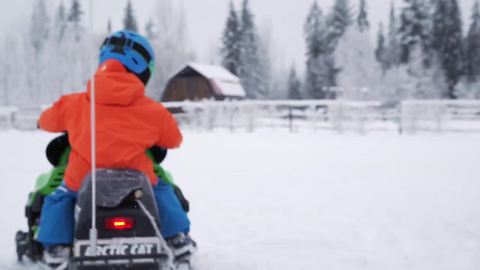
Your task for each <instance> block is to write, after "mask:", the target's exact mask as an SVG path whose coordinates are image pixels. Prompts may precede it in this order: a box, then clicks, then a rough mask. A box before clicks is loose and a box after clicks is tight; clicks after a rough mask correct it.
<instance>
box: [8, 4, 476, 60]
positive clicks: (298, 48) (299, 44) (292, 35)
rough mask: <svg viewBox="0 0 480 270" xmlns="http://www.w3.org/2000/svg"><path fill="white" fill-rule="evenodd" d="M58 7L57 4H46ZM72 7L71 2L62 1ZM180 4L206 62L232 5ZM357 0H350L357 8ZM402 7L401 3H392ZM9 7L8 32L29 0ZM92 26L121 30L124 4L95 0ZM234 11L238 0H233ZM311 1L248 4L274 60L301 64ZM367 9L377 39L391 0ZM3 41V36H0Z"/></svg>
mask: <svg viewBox="0 0 480 270" xmlns="http://www.w3.org/2000/svg"><path fill="white" fill-rule="evenodd" d="M47 1H50V2H52V3H53V2H55V3H58V2H59V1H60V0H47ZM63 1H64V3H65V4H67V5H70V1H71V0H63ZM173 1H174V2H175V3H177V4H179V5H183V6H184V8H185V13H186V20H187V27H188V33H189V37H190V42H189V43H190V44H189V47H190V48H191V49H192V50H194V51H195V52H196V54H197V55H198V57H199V60H200V61H203V62H208V61H209V60H210V55H211V54H212V52H214V50H215V48H217V47H218V46H219V42H220V36H221V32H222V29H223V27H224V24H225V19H226V16H227V11H228V3H229V2H230V0H173ZM358 1H359V0H350V2H351V3H352V6H355V5H356V4H357V2H358ZM395 1H396V3H397V5H400V4H401V3H402V2H403V1H402V0H395ZM4 2H5V3H3V5H7V8H6V9H5V8H2V9H1V10H0V12H1V13H0V31H2V32H3V31H5V29H6V27H10V25H11V21H12V20H13V18H25V19H28V17H29V16H30V13H31V11H30V8H29V6H28V3H32V2H33V1H32V0H15V1H4ZM82 2H83V3H82V4H83V9H84V10H85V11H86V12H87V15H89V10H90V8H89V2H90V1H89V0H82ZM93 2H94V8H93V10H94V12H93V13H94V16H93V25H94V29H95V31H97V32H103V31H105V29H106V26H107V21H108V19H109V18H111V19H112V22H113V27H114V29H119V28H120V27H121V25H122V22H121V21H122V17H123V13H124V8H125V5H126V2H127V0H95V1H93ZM155 2H156V0H132V3H133V6H134V9H135V12H136V15H137V19H138V21H139V24H140V25H141V26H142V27H141V28H142V30H143V25H144V24H145V22H146V21H147V20H148V18H149V17H152V16H155V14H153V10H154V9H153V7H154V5H155ZM235 2H236V4H237V6H239V4H240V0H235ZM312 2H313V0H250V3H251V6H252V8H253V10H254V13H255V15H256V21H257V24H258V25H259V26H260V27H261V28H268V27H269V28H270V29H271V31H272V38H273V43H274V48H275V53H274V54H275V56H276V57H277V58H278V59H277V61H281V62H284V63H286V64H289V63H292V62H297V65H298V64H299V63H298V62H300V63H303V61H304V57H303V55H304V51H305V49H304V41H303V40H304V39H303V33H302V30H303V24H304V21H305V17H306V14H307V12H308V9H309V7H310V5H311V4H312ZM318 2H319V4H320V5H321V6H322V8H323V9H324V11H328V10H329V9H330V7H331V5H332V3H333V0H319V1H318ZM367 2H368V5H369V19H370V21H371V24H372V27H373V29H372V38H373V35H375V34H376V30H377V25H378V23H379V22H380V21H383V22H387V21H388V11H389V6H390V0H367ZM473 2H474V0H459V3H460V5H461V8H462V12H463V17H464V24H465V25H466V24H468V23H469V20H468V19H469V17H470V10H471V7H472V5H473ZM87 20H88V17H87ZM0 37H1V35H0Z"/></svg>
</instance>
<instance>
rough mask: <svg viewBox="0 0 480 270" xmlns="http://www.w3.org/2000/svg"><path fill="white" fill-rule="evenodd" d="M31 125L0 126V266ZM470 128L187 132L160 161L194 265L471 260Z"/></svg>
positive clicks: (385, 265) (238, 268)
mask: <svg viewBox="0 0 480 270" xmlns="http://www.w3.org/2000/svg"><path fill="white" fill-rule="evenodd" d="M52 137H53V135H49V134H46V133H41V132H17V131H7V132H0V149H1V153H0V161H1V162H0V164H1V165H0V166H1V169H0V179H1V181H2V188H1V189H0V205H1V207H2V208H1V210H2V211H1V215H0V241H1V242H2V243H3V245H2V246H1V248H0V269H24V268H22V267H17V266H15V254H14V240H13V237H14V233H15V231H16V230H17V229H19V228H24V227H25V220H24V218H23V206H24V204H25V201H26V196H27V193H28V192H29V191H30V190H31V189H32V187H33V185H34V179H35V178H36V176H37V175H38V174H39V173H42V172H45V171H47V170H48V169H49V165H48V163H47V161H46V159H45V158H44V147H45V145H46V144H47V142H48V141H49V139H50V138H52ZM479 155H480V135H479V134H476V135H459V134H455V135H428V134H423V135H416V136H399V135H396V134H394V133H391V134H389V133H381V134H374V133H372V134H369V135H368V136H359V135H337V134H333V133H327V132H325V133H317V134H308V133H298V134H288V133H284V132H268V133H262V132H258V133H254V134H242V133H240V134H230V133H218V132H217V133H200V134H194V133H187V134H185V144H184V147H183V148H182V149H181V150H178V151H176V152H172V153H171V155H170V156H169V159H168V161H167V162H166V163H165V165H166V167H167V168H168V169H169V170H170V171H171V172H172V173H173V174H174V176H175V177H176V181H177V182H178V183H179V184H180V185H181V186H182V188H183V189H184V191H185V194H186V195H187V196H188V197H189V199H190V200H191V203H192V213H191V218H192V223H193V228H192V229H193V232H192V234H193V236H194V237H195V239H196V240H197V241H198V243H199V246H200V252H199V253H198V256H197V260H196V266H197V269H198V270H245V269H248V270H255V269H262V270H264V269H265V270H267V269H268V270H300V269H307V270H314V269H315V270H316V269H322V270H323V269H341V270H349V269H372V270H373V269H378V270H386V269H388V270H395V269H405V270H407V269H408V270H415V269H418V270H443V269H445V270H453V269H455V270H467V269H469V270H470V269H471V270H474V269H475V270H476V269H480V256H479V254H480V162H479V160H480V159H479Z"/></svg>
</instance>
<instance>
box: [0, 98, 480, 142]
mask: <svg viewBox="0 0 480 270" xmlns="http://www.w3.org/2000/svg"><path fill="white" fill-rule="evenodd" d="M164 106H165V107H166V108H168V109H169V110H171V111H172V112H174V113H175V116H176V118H177V119H178V121H179V123H180V124H181V125H182V127H183V128H186V129H192V130H199V131H212V130H218V129H223V130H230V131H232V132H234V131H248V132H253V131H255V130H262V129H285V130H289V131H290V132H297V131H302V130H311V131H320V130H331V131H335V132H338V133H343V132H356V133H360V134H364V133H367V132H372V131H393V132H399V133H416V132H424V131H428V132H439V133H440V132H480V101H476V100H409V101H403V102H401V103H399V104H384V103H381V102H376V101H369V102H357V101H346V100H299V101H291V100H286V101H225V102H217V101H203V102H167V103H164ZM43 108H44V107H39V108H28V109H25V108H11V107H9V108H0V129H10V128H15V129H22V130H28V129H35V128H36V121H37V119H38V116H39V115H40V112H41V110H42V109H43Z"/></svg>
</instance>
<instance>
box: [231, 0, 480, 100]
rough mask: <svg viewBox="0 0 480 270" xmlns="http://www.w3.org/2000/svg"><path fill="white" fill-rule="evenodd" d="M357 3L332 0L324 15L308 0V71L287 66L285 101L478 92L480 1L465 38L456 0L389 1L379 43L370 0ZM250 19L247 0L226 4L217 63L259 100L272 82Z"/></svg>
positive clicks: (455, 95) (464, 95)
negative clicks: (236, 5)
mask: <svg viewBox="0 0 480 270" xmlns="http://www.w3.org/2000/svg"><path fill="white" fill-rule="evenodd" d="M356 1H357V3H355V4H356V5H355V7H356V8H355V9H354V8H353V4H354V3H352V2H351V0H335V1H334V4H333V5H332V7H331V9H330V10H328V12H325V11H324V10H322V8H321V7H320V5H319V4H318V1H316V0H315V1H313V3H312V5H311V7H310V9H309V12H308V15H307V17H306V19H305V24H304V29H303V32H304V36H305V45H306V50H305V55H306V58H307V60H306V63H305V72H304V74H299V73H298V72H297V70H296V68H295V66H293V67H292V68H291V70H290V72H289V76H288V82H286V84H285V86H284V87H285V88H286V91H285V92H286V93H287V94H286V97H287V98H289V99H301V98H305V99H335V98H346V99H357V100H364V99H377V100H384V101H392V102H396V101H398V100H402V99H439V98H441V99H455V98H479V97H480V90H478V89H479V86H480V84H479V80H480V8H479V3H478V1H475V3H474V6H473V7H472V14H471V23H470V26H469V30H468V33H466V35H464V34H463V22H462V16H461V12H460V8H459V3H458V0H402V1H403V5H402V8H400V9H398V8H396V6H395V5H394V2H393V1H392V2H391V7H390V10H389V15H390V19H389V22H388V25H387V27H385V24H384V23H380V25H379V26H378V33H377V40H376V44H374V43H375V42H372V41H373V39H372V35H371V32H370V31H371V25H370V21H369V14H368V2H367V0H356ZM244 14H249V16H247V17H245V15H244ZM250 18H251V11H249V10H248V0H245V1H244V4H243V6H242V9H241V10H240V11H239V12H236V11H235V10H234V7H233V3H231V4H230V13H229V16H228V19H227V22H226V25H225V30H224V33H223V38H222V45H223V46H222V64H223V66H224V67H225V68H227V69H228V70H230V71H231V72H232V73H234V74H236V75H238V76H239V77H240V78H241V79H242V82H243V84H244V86H245V88H246V89H247V92H248V96H249V97H250V98H256V97H262V93H263V92H262V91H263V89H265V87H264V85H267V86H268V85H269V83H268V82H265V80H268V79H269V78H268V77H263V74H265V73H268V72H269V71H268V70H262V69H263V68H264V67H265V66H264V65H262V64H261V62H262V61H261V58H260V57H256V55H257V54H258V51H259V45H256V46H255V42H251V40H252V39H250V38H249V37H248V35H247V34H246V33H248V32H251V31H253V32H254V31H255V28H254V27H253V28H252V24H251V22H250ZM244 20H245V21H244ZM252 29H253V30H252ZM258 39H261V37H258ZM257 44H258V42H257ZM255 58H256V59H255ZM252 73H254V74H252ZM257 77H260V78H257ZM277 90H278V89H277ZM270 91H274V89H270ZM267 93H268V91H267Z"/></svg>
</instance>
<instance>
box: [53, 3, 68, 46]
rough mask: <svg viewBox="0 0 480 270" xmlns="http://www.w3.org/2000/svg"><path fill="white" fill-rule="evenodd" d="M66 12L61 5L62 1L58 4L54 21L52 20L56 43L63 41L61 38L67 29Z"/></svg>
mask: <svg viewBox="0 0 480 270" xmlns="http://www.w3.org/2000/svg"><path fill="white" fill-rule="evenodd" d="M67 19H68V18H67V11H66V9H65V5H64V4H63V1H62V2H60V5H59V6H58V10H57V14H56V15H55V20H54V22H55V23H54V31H55V33H54V35H55V37H56V39H57V41H61V40H62V39H63V36H64V35H65V30H66V29H67V23H68V21H67Z"/></svg>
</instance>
